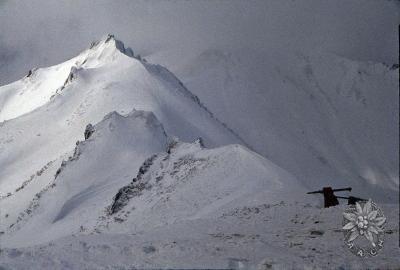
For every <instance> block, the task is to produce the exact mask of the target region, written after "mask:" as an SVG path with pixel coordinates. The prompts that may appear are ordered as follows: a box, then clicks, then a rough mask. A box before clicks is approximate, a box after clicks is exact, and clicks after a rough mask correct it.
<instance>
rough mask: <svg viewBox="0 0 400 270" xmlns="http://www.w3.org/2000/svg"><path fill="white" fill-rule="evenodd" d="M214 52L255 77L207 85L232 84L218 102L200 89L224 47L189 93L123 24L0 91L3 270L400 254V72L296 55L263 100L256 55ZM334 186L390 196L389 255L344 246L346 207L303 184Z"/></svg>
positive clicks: (393, 261)
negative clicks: (324, 204) (144, 54)
mask: <svg viewBox="0 0 400 270" xmlns="http://www.w3.org/2000/svg"><path fill="white" fill-rule="evenodd" d="M216 55H217V56H218V57H222V58H223V59H225V58H226V59H225V60H224V61H222V62H216V63H214V64H215V70H216V72H222V71H224V70H225V71H226V72H227V74H228V73H229V74H231V75H232V74H235V75H234V76H233V77H232V78H231V79H229V80H226V83H227V84H232V83H234V82H235V81H241V82H244V81H245V80H248V83H249V84H248V85H247V86H246V85H240V84H239V85H238V86H237V87H233V88H230V87H227V85H218V82H215V84H214V85H210V91H211V90H212V89H214V90H215V89H216V88H215V87H217V86H218V87H217V88H220V89H221V92H220V93H215V95H224V93H225V94H226V93H228V92H229V91H232V92H233V93H229V95H227V99H226V101H227V102H228V103H227V104H225V105H221V106H222V107H221V108H218V106H219V105H218V104H217V102H214V101H213V98H212V94H210V95H206V98H205V100H206V101H205V103H204V104H203V103H202V102H201V101H200V100H199V98H197V96H196V95H194V94H192V93H191V92H190V91H189V90H188V89H191V88H193V89H197V90H198V89H200V88H203V87H204V85H203V84H204V83H206V82H207V78H208V76H207V72H212V70H213V69H212V68H210V67H209V66H207V65H209V64H210V60H209V58H207V57H211V59H214V56H215V54H213V53H211V56H207V55H205V56H204V55H202V56H200V58H199V59H197V60H196V61H195V62H192V63H196V65H195V66H192V67H191V69H190V68H187V69H186V70H185V72H189V73H190V72H191V73H190V74H191V75H190V74H189V73H188V74H189V75H188V74H186V75H185V74H183V73H184V72H183V71H182V70H180V67H179V65H177V66H176V67H173V69H176V72H177V73H182V76H183V77H185V78H186V80H187V85H189V88H188V89H187V88H186V87H185V85H186V82H185V85H184V84H183V83H182V82H181V81H180V80H179V79H177V77H175V75H174V74H173V73H171V72H170V71H169V70H167V69H166V68H164V67H162V66H160V65H155V64H150V63H148V62H147V61H146V60H144V59H141V58H140V57H136V55H135V54H134V52H133V51H132V50H131V49H130V48H126V47H125V46H124V44H123V43H122V42H121V41H118V40H116V39H115V38H114V37H113V36H111V35H108V36H106V37H105V38H103V39H102V40H100V41H99V42H94V43H93V44H92V45H91V46H90V48H89V49H87V50H85V51H84V52H82V53H81V54H80V55H78V56H77V57H75V58H73V59H71V60H68V61H66V62H64V63H62V64H59V65H56V66H53V67H49V68H41V69H35V70H32V71H31V72H29V74H28V75H27V76H26V77H25V78H23V79H21V80H20V81H17V82H15V83H12V84H9V85H6V86H3V87H0V106H1V107H0V121H2V122H0V269H1V268H5V269H9V268H10V269H27V268H29V269H132V268H167V267H170V268H185V267H186V268H188V267H189V268H193V267H194V268H243V269H251V268H253V269H257V268H260V269H268V268H271V267H272V268H307V267H310V268H325V267H326V268H331V267H333V268H344V269H348V268H356V269H357V268H365V267H372V268H395V267H397V266H399V265H400V260H399V259H398V256H397V255H398V254H397V249H396V247H397V239H398V237H399V232H398V227H397V224H398V215H397V213H398V206H397V201H396V198H397V197H396V194H397V193H396V192H397V191H398V175H397V173H398V172H397V171H395V168H396V159H397V160H398V155H397V154H396V152H395V150H396V149H395V147H394V146H396V145H395V144H393V142H396V140H397V139H395V138H396V135H398V134H397V133H398V131H397V130H395V129H393V125H394V123H396V121H397V120H398V115H397V114H395V112H396V109H398V104H397V103H396V102H397V101H396V102H390V101H391V100H392V99H393V97H394V94H395V93H396V90H395V89H394V86H395V85H396V82H395V79H396V75H395V73H394V72H395V70H392V69H390V68H388V67H385V66H383V65H378V64H371V63H370V64H366V65H364V64H360V63H359V64H357V63H355V62H352V61H350V60H347V59H342V58H339V57H336V56H333V55H325V56H321V55H319V56H313V57H311V58H308V57H304V56H301V57H300V58H298V57H297V58H290V57H288V58H286V62H285V61H283V62H282V64H281V66H275V67H273V68H272V70H268V71H266V72H268V74H270V75H271V77H269V78H270V79H266V80H267V81H268V80H270V86H271V88H270V90H271V91H270V92H269V93H268V94H267V95H261V93H260V96H258V98H257V95H258V94H257V95H254V93H253V92H252V91H250V92H249V95H248V96H246V95H244V92H242V91H243V90H242V89H246V87H248V89H252V86H251V85H252V81H253V79H255V80H258V79H260V78H251V76H250V74H246V73H245V72H243V70H242V69H246V68H248V67H249V64H250V63H249V62H247V63H243V65H240V64H237V63H236V64H235V63H233V64H232V65H231V64H230V63H229V61H231V58H230V57H225V56H221V55H218V54H216ZM157 57H158V58H159V60H160V61H161V62H162V59H163V57H165V56H163V55H155V56H153V58H151V59H153V60H152V61H155V60H154V59H156V58H157ZM318 57H319V58H318ZM204 58H205V59H206V60H204ZM278 58H279V57H278ZM207 59H208V60H207ZM271 59H272V60H271V61H275V63H278V61H277V60H274V57H272V56H271ZM282 59H283V58H279V61H281V60H282ZM299 59H300V60H299ZM250 60H251V59H250ZM226 61H227V62H226ZM211 62H212V61H211ZM250 62H251V61H250ZM304 63H305V65H304V66H303V64H304ZM328 63H329V66H328ZM221 65H222V67H221ZM296 65H300V68H299V67H298V66H296ZM182 66H184V65H183V64H182ZM298 69H299V70H302V71H301V72H297V71H296V70H298ZM249 70H251V69H249ZM225 71H224V72H225ZM303 71H304V72H303ZM296 72H297V73H296ZM302 72H303V73H302ZM343 72H344V73H343ZM248 76H250V77H248ZM341 76H344V77H345V79H343V80H340V79H339V77H341ZM214 78H218V76H215V77H214ZM281 80H282V81H281ZM208 83H210V84H213V83H214V82H212V81H209V82H208ZM287 83H288V84H289V85H290V86H287V85H286V84H287ZM260 84H261V85H263V84H265V82H264V81H263V82H260ZM211 86H212V87H211ZM380 86H381V87H382V88H383V89H385V92H384V93H379V92H376V91H375V90H376V89H377V87H380ZM335 87H336V88H335ZM331 88H332V89H336V90H332V89H331ZM275 89H276V90H275ZM322 89H328V90H327V92H325V91H324V90H322ZM345 89H347V90H346V91H349V92H343V91H345ZM348 89H351V90H348ZM278 90H279V91H278ZM382 92H383V91H382ZM256 99H259V100H258V101H257V100H256ZM218 100H221V98H220V97H219V98H218ZM396 100H397V99H396ZM253 101H254V102H253ZM205 104H206V105H205ZM232 104H234V110H232V109H231V107H229V106H232ZM246 104H247V105H246ZM249 104H254V106H249ZM262 104H264V105H265V107H262V106H261V105H262ZM274 104H275V105H274ZM208 105H210V106H211V107H212V108H213V110H215V112H216V113H215V114H214V113H212V112H211V111H210V110H209V109H208ZM224 106H225V107H224ZM282 110H283V111H284V112H282ZM230 112H232V114H230ZM216 115H217V116H218V118H217V116H216ZM241 116H245V117H247V118H241ZM264 117H265V118H264ZM219 118H220V119H223V120H224V121H226V123H227V124H225V123H223V122H222V121H220V120H219ZM260 119H265V123H262V121H261V120H260ZM263 121H264V120H263ZM246 122H247V123H248V125H245V123H246ZM249 122H250V123H249ZM88 124H90V125H88ZM319 124H321V125H319ZM314 125H316V126H314ZM231 127H233V128H231ZM245 127H247V128H245ZM249 127H251V128H249ZM296 129H298V133H297V132H293V131H294V130H296ZM373 129H376V131H373ZM363 130H365V131H367V132H366V134H365V136H362V137H359V136H360V135H361V134H363ZM383 133H384V134H385V136H386V137H385V136H383V137H385V138H386V139H387V140H385V141H382V142H379V139H381V138H382V134H383ZM329 142H332V143H329ZM378 143H379V144H378ZM397 146H398V143H397ZM326 185H332V186H335V187H344V186H349V185H350V186H352V187H353V189H354V190H355V191H356V192H358V194H354V195H356V196H361V197H366V198H369V197H372V198H373V199H374V200H376V201H377V202H378V203H379V204H381V205H382V207H383V210H384V212H385V214H386V216H387V218H388V225H387V228H386V236H387V237H386V239H387V241H386V242H385V247H384V249H383V250H382V251H381V252H380V254H379V255H378V257H376V258H374V259H364V260H363V259H359V258H357V257H355V256H354V255H353V254H351V253H350V252H349V251H348V250H347V248H346V247H345V245H344V243H343V240H342V239H343V235H342V231H341V223H342V212H343V210H344V205H343V206H342V205H340V206H338V207H334V208H330V209H323V208H321V207H320V206H319V205H321V198H320V197H316V196H315V197H314V196H310V195H305V193H306V192H307V191H309V190H310V188H312V189H316V188H321V187H322V186H326ZM317 198H318V199H317ZM396 254H397V255H396Z"/></svg>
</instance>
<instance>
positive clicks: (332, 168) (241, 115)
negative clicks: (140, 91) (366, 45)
mask: <svg viewBox="0 0 400 270" xmlns="http://www.w3.org/2000/svg"><path fill="white" fill-rule="evenodd" d="M266 46H267V45H266ZM184 56H187V57H184ZM149 59H151V61H155V62H157V63H164V64H166V65H167V64H168V65H167V67H168V68H169V69H170V70H172V71H173V72H174V73H175V74H177V76H178V77H179V78H181V79H182V81H183V82H184V84H185V85H186V86H187V87H188V89H190V90H191V91H192V92H193V93H195V94H196V95H198V96H199V98H200V99H201V100H202V101H203V102H204V104H206V106H207V107H208V108H209V109H210V110H211V111H213V113H214V114H215V115H216V116H217V117H218V118H219V119H220V120H222V121H223V122H225V123H226V124H227V125H229V126H230V127H231V128H232V129H234V130H235V131H236V132H237V133H238V134H239V135H240V136H241V137H242V138H244V139H245V140H246V142H247V143H248V144H249V145H251V146H252V148H253V149H255V150H256V151H257V152H259V153H260V154H262V155H264V156H265V157H268V159H270V160H271V161H273V162H274V163H276V164H278V165H279V166H281V167H282V168H284V169H286V170H287V171H289V172H290V173H292V174H293V175H295V176H296V177H297V178H298V179H299V180H301V181H302V182H303V183H304V184H306V185H307V186H308V187H309V189H310V190H314V189H318V188H320V187H322V186H345V185H346V186H352V187H353V189H354V191H356V192H357V193H358V195H359V196H360V197H362V196H364V197H371V198H374V200H376V201H379V202H385V201H386V202H398V188H399V181H398V179H399V170H398V163H399V152H398V149H399V139H398V138H399V130H398V123H399V114H398V112H399V103H398V95H399V92H398V89H399V84H398V82H399V69H398V68H395V67H392V65H390V66H387V65H384V64H382V63H374V62H361V61H355V60H350V59H346V58H344V57H340V56H338V55H335V54H333V53H328V52H325V51H315V52H313V53H310V52H308V54H306V53H301V52H300V50H299V52H297V53H291V52H287V51H284V52H283V51H282V50H281V49H280V48H274V47H273V46H268V50H255V49H252V48H243V49H241V50H240V49H237V50H218V49H212V48H210V49H207V50H198V51H197V54H195V53H193V52H191V54H190V53H186V52H183V53H181V54H180V55H176V54H174V53H173V52H166V53H158V54H154V55H151V56H149ZM249 119H251V120H249Z"/></svg>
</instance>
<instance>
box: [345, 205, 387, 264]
mask: <svg viewBox="0 0 400 270" xmlns="http://www.w3.org/2000/svg"><path fill="white" fill-rule="evenodd" d="M343 216H344V220H343V224H344V226H343V228H342V229H343V230H344V234H345V241H346V243H347V245H348V247H349V248H350V249H352V251H353V252H354V253H356V254H357V255H359V256H361V257H364V256H365V253H366V251H367V252H368V253H369V254H370V255H372V256H374V255H376V253H377V251H378V250H379V249H380V248H382V245H383V234H384V229H383V226H384V224H385V222H386V218H385V217H384V215H383V213H382V211H381V210H380V209H379V208H378V207H377V206H376V204H375V203H373V202H372V201H371V199H370V200H369V201H367V202H365V203H362V202H361V203H359V202H357V203H356V204H355V206H351V207H349V208H348V209H347V210H346V212H344V213H343ZM359 236H360V237H365V238H366V239H367V240H368V241H369V243H370V244H371V245H372V248H371V247H369V248H367V249H366V250H364V249H362V248H360V247H358V246H356V245H355V244H354V243H353V242H354V241H355V240H356V239H357V238H358V237H359ZM353 248H354V250H353Z"/></svg>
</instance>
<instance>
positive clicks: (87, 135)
mask: <svg viewBox="0 0 400 270" xmlns="http://www.w3.org/2000/svg"><path fill="white" fill-rule="evenodd" d="M93 133H94V127H93V126H92V124H88V125H87V126H86V128H85V133H84V135H85V140H87V139H89V138H90V136H92V134H93Z"/></svg>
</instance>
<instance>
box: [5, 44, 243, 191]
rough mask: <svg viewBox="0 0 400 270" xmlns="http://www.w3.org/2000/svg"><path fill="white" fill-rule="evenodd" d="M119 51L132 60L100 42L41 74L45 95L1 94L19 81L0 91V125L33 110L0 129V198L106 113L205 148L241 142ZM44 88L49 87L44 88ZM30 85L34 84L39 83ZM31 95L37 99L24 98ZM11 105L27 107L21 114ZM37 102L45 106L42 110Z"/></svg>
mask: <svg viewBox="0 0 400 270" xmlns="http://www.w3.org/2000/svg"><path fill="white" fill-rule="evenodd" d="M126 52H129V54H130V55H132V53H131V50H128V49H124V47H123V45H122V43H121V42H120V41H116V40H115V39H114V38H113V37H112V36H107V37H106V38H104V39H103V40H101V41H100V42H97V43H94V44H93V46H92V47H91V48H90V49H88V50H87V51H85V52H83V53H82V54H80V55H79V56H78V57H77V58H75V59H72V60H70V61H67V62H65V63H64V64H61V65H58V66H56V67H51V68H48V69H44V70H43V71H42V72H41V73H43V74H47V75H46V76H45V77H41V81H43V83H42V84H51V85H54V86H55V87H54V88H52V89H50V88H46V89H45V91H42V90H43V89H42V88H40V87H39V88H36V84H29V83H27V85H28V86H29V87H31V88H30V89H29V91H28V90H26V91H25V92H24V93H23V94H22V96H19V94H20V93H19V91H14V90H15V89H14V90H12V91H11V90H9V89H10V88H9V87H11V86H12V87H15V86H18V85H19V84H23V83H24V80H27V78H25V79H23V80H22V81H21V82H17V83H15V84H12V85H9V86H4V87H2V88H0V96H1V98H0V99H1V100H3V101H4V104H5V109H4V110H3V113H1V114H0V116H1V119H8V118H9V117H16V116H19V115H21V114H23V113H25V112H27V110H28V109H27V108H29V109H32V110H33V111H32V112H31V113H29V114H25V115H22V116H21V117H18V118H16V119H13V120H9V121H5V122H3V123H0V164H2V167H3V168H2V170H1V171H0V196H4V195H6V194H8V193H13V192H14V191H15V189H17V188H18V187H19V186H21V184H22V183H23V182H24V181H26V180H29V179H30V178H31V175H33V174H35V173H36V171H38V170H40V169H41V168H43V167H44V166H45V165H46V164H48V163H49V162H51V161H54V160H57V159H60V157H61V156H62V155H64V154H65V153H66V152H68V151H70V150H71V147H72V146H73V145H74V144H75V142H76V141H77V140H78V139H81V138H82V135H83V133H82V130H84V127H85V126H86V125H87V124H88V123H96V122H98V121H100V120H101V119H102V118H103V117H104V115H106V114H107V113H109V112H111V111H118V112H120V113H127V112H130V111H131V110H132V109H137V110H146V111H151V112H153V113H154V114H155V115H156V116H157V118H158V119H159V120H160V121H161V122H162V123H163V125H164V127H165V129H166V131H167V132H168V133H170V134H173V135H174V136H178V137H179V138H181V139H182V140H189V141H191V140H195V139H196V138H198V137H202V138H203V140H204V142H205V144H206V145H209V146H216V145H223V144H227V143H237V142H242V141H241V140H240V139H239V138H238V137H237V136H236V135H235V134H233V133H232V132H231V131H230V130H229V129H228V128H226V127H225V126H224V125H223V124H221V123H220V122H219V121H218V120H216V119H215V118H214V117H213V115H212V114H211V113H210V112H209V111H207V109H206V108H204V107H203V106H202V105H201V104H200V103H199V101H198V99H197V98H196V97H195V96H193V95H192V94H191V93H190V92H189V91H188V90H186V88H184V87H183V86H182V84H181V83H180V82H179V80H178V79H177V78H175V76H174V75H173V74H171V73H170V72H169V71H168V70H166V69H165V68H163V67H161V66H158V65H152V64H148V63H145V62H143V61H139V60H138V59H136V58H132V57H130V56H129V55H127V54H125V53H126ZM71 63H74V66H73V67H70V66H71ZM61 66H62V68H61ZM57 69H60V70H61V69H62V70H68V69H70V71H69V73H65V74H63V75H64V77H63V78H61V77H58V76H53V73H54V70H57ZM33 74H35V73H33ZM32 76H33V77H34V78H33V79H34V80H35V75H32ZM43 76H44V75H43ZM39 79H40V78H37V80H39ZM47 81H51V83H44V82H47ZM37 84H40V85H41V83H39V81H37ZM12 89H13V88H12ZM10 91H11V92H12V95H10V94H9V92H10ZM31 92H35V93H36V92H37V94H35V96H38V98H37V99H31V98H30V96H31ZM25 99H26V100H28V101H25ZM19 100H24V104H27V105H26V107H24V108H22V110H19V108H20V103H19ZM38 100H39V101H40V102H38ZM42 101H43V102H44V101H46V103H45V104H43V105H42V103H43V102H42ZM41 105H42V106H41ZM28 149H29V151H28Z"/></svg>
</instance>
